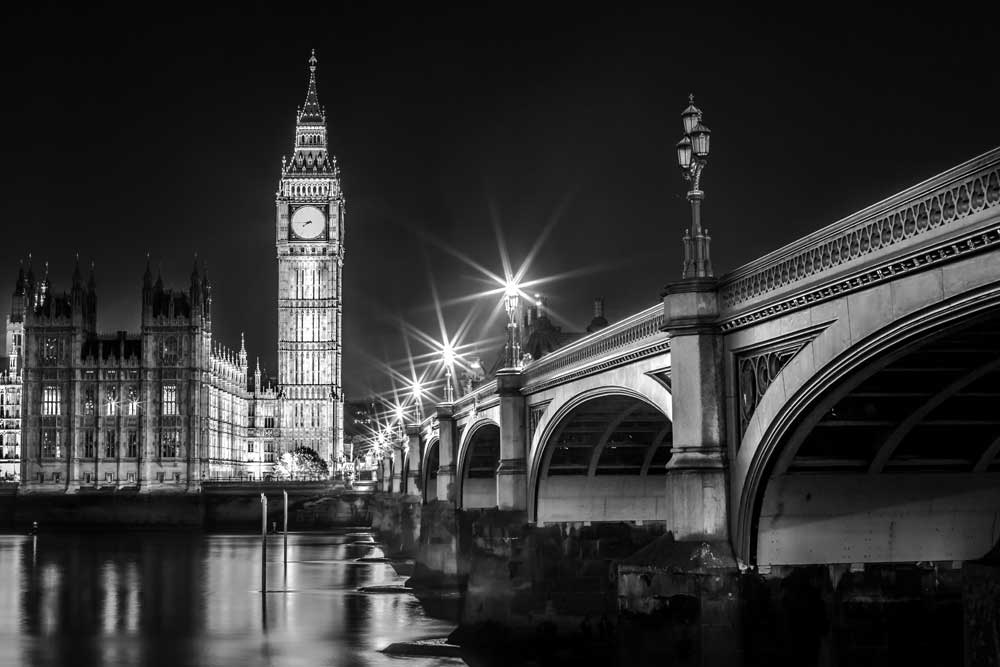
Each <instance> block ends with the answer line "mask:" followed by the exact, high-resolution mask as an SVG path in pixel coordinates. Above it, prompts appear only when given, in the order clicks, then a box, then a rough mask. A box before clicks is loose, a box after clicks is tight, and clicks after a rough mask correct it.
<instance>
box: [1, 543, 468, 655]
mask: <svg viewBox="0 0 1000 667" xmlns="http://www.w3.org/2000/svg"><path fill="white" fill-rule="evenodd" d="M371 539H372V538H371V537H369V536H368V535H361V534H353V533H352V534H309V533H304V534H290V535H289V536H288V547H287V562H286V557H285V549H284V540H283V538H282V536H281V535H272V536H269V537H268V542H267V548H266V554H265V549H264V548H263V547H262V540H261V538H260V536H259V535H221V534H220V535H213V534H198V533H194V534H168V533H134V534H124V533H114V534H104V533H79V534H78V533H51V534H49V533H45V532H42V533H41V534H40V535H37V536H26V535H0V573H2V575H0V576H2V579H0V664H2V665H70V664H72V665H157V664H162V665H240V666H241V667H251V666H255V665H303V666H306V665H309V666H312V665H339V666H342V667H350V666H358V667H368V666H372V667H374V666H379V665H397V666H400V667H402V666H404V665H405V666H406V667H411V666H412V667H430V666H438V665H463V664H465V663H464V662H462V661H461V660H459V659H457V658H423V657H421V658H409V657H408V658H398V657H391V656H388V655H385V654H383V653H381V652H380V650H381V649H384V648H386V647H387V646H388V645H389V644H392V643H394V642H402V641H412V640H418V639H425V638H432V637H443V636H446V635H447V634H448V633H449V632H451V630H452V629H453V628H454V626H453V625H452V624H449V623H447V622H445V621H441V620H437V619H433V618H430V617H428V616H427V615H425V614H424V612H423V609H422V607H421V605H420V603H419V602H418V601H417V600H416V598H414V597H413V596H412V595H409V594H405V593H403V594H392V593H389V594H385V593H383V594H371V593H361V592H358V588H359V587H362V586H374V585H401V584H402V583H403V582H404V581H405V577H401V576H399V575H397V574H396V572H395V570H394V569H393V568H392V566H391V565H389V564H388V563H377V562H374V563H373V562H359V561H358V559H359V558H364V557H376V558H377V557H379V556H382V552H381V550H380V549H379V548H378V547H377V546H373V545H371V544H366V542H370V541H371ZM262 561H263V563H265V564H266V567H264V568H262Z"/></svg>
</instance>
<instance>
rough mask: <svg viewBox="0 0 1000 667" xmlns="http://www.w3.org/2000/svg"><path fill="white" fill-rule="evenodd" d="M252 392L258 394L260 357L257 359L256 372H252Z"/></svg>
mask: <svg viewBox="0 0 1000 667" xmlns="http://www.w3.org/2000/svg"><path fill="white" fill-rule="evenodd" d="M253 390H254V393H257V394H259V393H260V357H257V370H255V371H254V372H253Z"/></svg>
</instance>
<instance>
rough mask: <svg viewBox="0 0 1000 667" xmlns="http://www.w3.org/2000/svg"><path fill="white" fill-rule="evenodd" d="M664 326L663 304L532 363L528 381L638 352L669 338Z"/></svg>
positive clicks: (530, 363)
mask: <svg viewBox="0 0 1000 667" xmlns="http://www.w3.org/2000/svg"><path fill="white" fill-rule="evenodd" d="M663 324H664V318H663V304H660V303H658V304H656V305H655V306H650V307H649V308H647V309H645V310H642V311H639V312H638V313H636V314H634V315H631V316H630V317H627V318H625V319H624V320H620V321H618V322H615V323H614V324H611V325H608V326H607V327H605V328H603V329H601V330H600V331H596V332H594V333H592V334H590V335H588V336H585V337H584V338H581V339H579V340H577V341H574V342H572V343H570V344H569V345H567V346H565V347H562V348H560V349H558V350H556V351H555V352H552V353H550V354H547V355H545V356H544V357H542V358H541V359H537V360H534V361H531V362H529V363H528V364H527V366H525V368H524V375H525V379H526V381H532V380H536V379H538V378H539V377H541V376H542V375H550V374H554V373H556V372H558V371H560V370H562V369H564V368H569V367H571V366H577V365H579V364H582V363H584V362H586V361H589V360H596V359H600V358H603V357H606V356H608V355H609V354H612V353H615V352H625V351H628V350H632V349H635V348H636V347H637V346H639V345H641V344H643V343H645V342H647V341H648V342H652V341H653V340H654V339H656V338H657V337H662V338H666V334H665V333H663V332H662V331H661V329H662V327H663Z"/></svg>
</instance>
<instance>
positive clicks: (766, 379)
mask: <svg viewBox="0 0 1000 667" xmlns="http://www.w3.org/2000/svg"><path fill="white" fill-rule="evenodd" d="M826 327H827V325H826V324H822V325H819V326H815V327H812V328H810V329H807V330H805V331H802V332H799V333H797V334H796V335H795V336H794V337H791V338H786V339H784V340H778V341H771V342H770V343H769V344H767V346H766V347H763V348H761V347H756V348H753V349H750V350H745V351H742V352H738V353H737V354H736V357H735V362H736V363H735V369H736V400H737V404H738V408H737V409H738V412H739V422H738V423H739V425H740V433H739V435H740V438H742V437H743V434H744V433H745V432H746V430H747V426H748V425H749V424H750V419H751V418H752V417H753V413H754V410H756V409H757V406H758V405H759V404H760V401H761V398H763V396H764V393H765V392H767V388H768V387H770V386H771V383H772V382H773V381H774V378H776V377H778V374H779V373H780V372H781V370H782V369H783V368H784V367H785V366H786V365H787V364H788V362H789V361H791V360H792V359H793V358H794V357H795V355H797V354H798V353H799V352H800V351H801V350H802V348H804V347H805V346H806V345H808V344H809V343H811V342H812V341H813V340H814V339H815V338H816V337H817V336H818V335H819V334H820V333H821V332H822V331H823V329H825V328H826Z"/></svg>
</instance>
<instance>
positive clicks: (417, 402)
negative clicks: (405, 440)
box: [413, 380, 424, 424]
mask: <svg viewBox="0 0 1000 667" xmlns="http://www.w3.org/2000/svg"><path fill="white" fill-rule="evenodd" d="M421 392H423V387H421V386H420V380H414V382H413V410H414V412H415V413H416V415H415V416H416V420H417V423H418V424H419V423H420V422H421V420H423V418H424V410H423V397H422V396H421Z"/></svg>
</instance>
